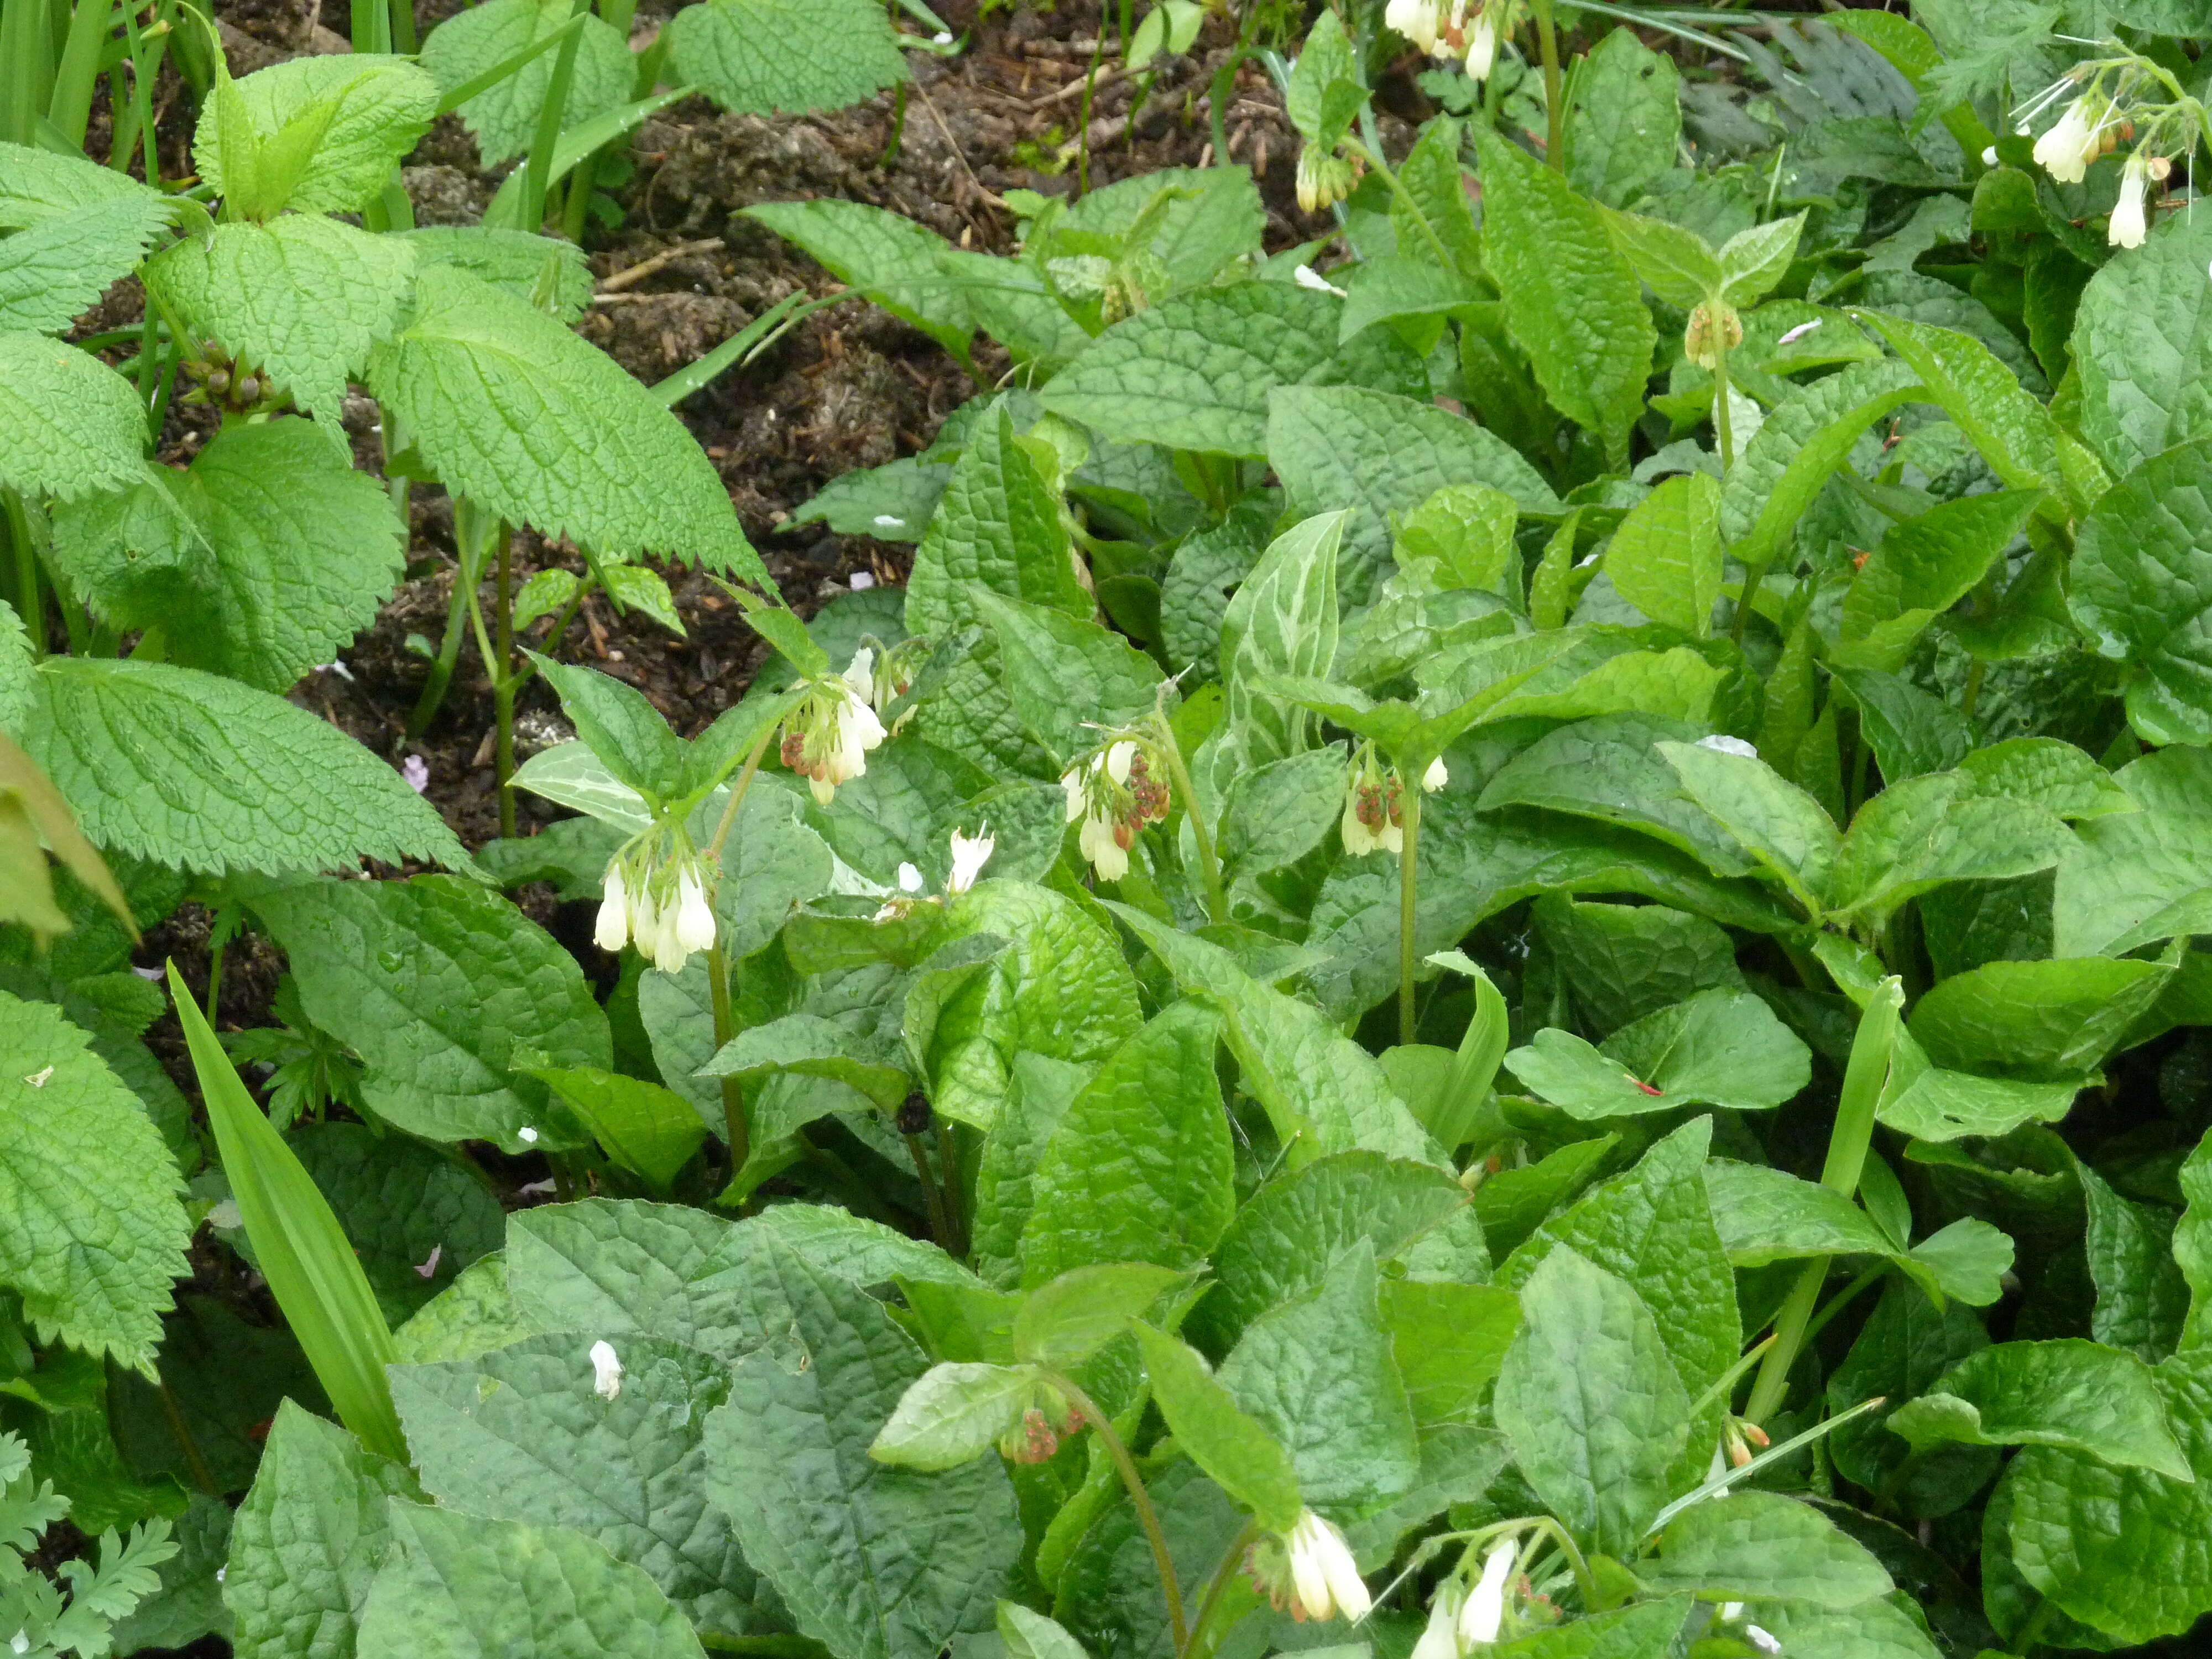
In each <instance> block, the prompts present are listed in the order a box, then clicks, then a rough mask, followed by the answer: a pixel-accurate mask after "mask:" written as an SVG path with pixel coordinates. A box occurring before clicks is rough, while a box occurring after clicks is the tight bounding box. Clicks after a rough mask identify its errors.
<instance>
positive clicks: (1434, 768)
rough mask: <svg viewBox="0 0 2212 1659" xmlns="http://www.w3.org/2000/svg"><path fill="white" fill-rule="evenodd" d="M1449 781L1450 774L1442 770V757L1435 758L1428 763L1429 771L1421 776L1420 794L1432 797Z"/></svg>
mask: <svg viewBox="0 0 2212 1659" xmlns="http://www.w3.org/2000/svg"><path fill="white" fill-rule="evenodd" d="M1450 781H1451V774H1450V773H1449V772H1447V771H1446V770H1445V769H1444V757H1443V756H1442V755H1439V756H1437V757H1436V758H1435V759H1434V760H1432V761H1431V762H1430V763H1429V769H1428V770H1427V771H1425V772H1424V773H1422V774H1421V793H1423V794H1425V795H1433V794H1435V793H1437V790H1439V789H1441V788H1443V787H1444V786H1445V785H1446V784H1448V783H1449V782H1450Z"/></svg>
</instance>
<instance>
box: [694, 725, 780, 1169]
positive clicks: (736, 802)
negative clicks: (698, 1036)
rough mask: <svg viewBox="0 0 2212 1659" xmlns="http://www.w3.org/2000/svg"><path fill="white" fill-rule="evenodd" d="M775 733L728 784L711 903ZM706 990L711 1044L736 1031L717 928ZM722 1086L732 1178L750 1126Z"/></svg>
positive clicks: (729, 1081) (741, 1096)
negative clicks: (732, 832) (741, 814)
mask: <svg viewBox="0 0 2212 1659" xmlns="http://www.w3.org/2000/svg"><path fill="white" fill-rule="evenodd" d="M774 736H775V727H774V726H770V727H769V729H768V730H767V731H766V732H763V733H762V734H761V739H760V741H759V742H758V743H756V744H754V745H753V750H752V753H750V755H747V756H746V757H745V764H744V770H743V771H741V772H739V773H738V781H737V782H736V783H735V784H733V785H732V787H731V789H730V799H729V804H728V805H726V806H724V807H723V808H722V817H721V820H720V822H719V823H716V824H715V825H714V839H713V840H712V841H710V842H708V843H707V864H708V868H709V869H710V870H712V871H713V872H714V888H713V890H712V891H710V892H709V893H708V896H707V897H708V903H709V904H712V903H713V902H714V900H715V899H716V898H717V897H718V896H720V892H721V887H722V848H723V847H724V846H725V845H726V843H727V842H728V841H729V839H730V830H731V828H732V826H733V825H734V824H735V823H737V821H738V808H739V807H741V806H743V805H744V800H745V793H746V792H747V791H748V790H750V788H751V787H753V779H754V778H755V777H757V775H759V773H760V767H761V757H763V755H765V754H767V753H768V745H769V738H772V737H774ZM707 992H708V999H709V1000H710V1001H711V1003H712V1004H713V1006H714V1048H715V1049H716V1051H717V1052H720V1049H721V1048H722V1045H723V1044H725V1043H726V1042H729V1040H730V1039H731V1038H732V1037H733V1036H736V1035H737V1032H736V1030H735V1029H734V1028H735V1026H736V1024H737V1022H736V1019H735V1018H734V1017H733V1015H732V1012H731V1009H730V959H729V957H728V956H727V955H726V953H725V952H724V951H723V950H722V939H721V935H720V933H719V932H718V933H716V934H715V936H714V943H713V944H712V945H708V947H707ZM720 1081H721V1087H722V1133H723V1135H724V1137H725V1138H726V1139H727V1140H728V1141H729V1143H730V1179H731V1180H732V1181H735V1180H736V1179H737V1178H738V1175H739V1174H740V1173H741V1172H743V1170H744V1167H745V1160H746V1159H747V1158H750V1156H751V1155H752V1127H751V1124H750V1121H749V1120H748V1119H747V1118H746V1116H745V1088H744V1084H742V1083H740V1082H739V1081H738V1079H736V1078H733V1077H725V1078H723V1079H721V1080H720Z"/></svg>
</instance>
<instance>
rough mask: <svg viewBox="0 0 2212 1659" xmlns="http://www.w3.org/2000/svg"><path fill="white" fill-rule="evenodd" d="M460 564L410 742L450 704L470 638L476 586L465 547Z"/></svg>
mask: <svg viewBox="0 0 2212 1659" xmlns="http://www.w3.org/2000/svg"><path fill="white" fill-rule="evenodd" d="M460 564H461V568H459V570H458V571H456V572H455V573H454V575H453V599H452V601H451V603H449V604H448V605H447V607H446V632H445V635H444V637H443V638H441V640H440V641H438V655H437V658H436V659H435V661H433V662H432V663H431V665H430V677H429V678H428V679H427V680H425V681H423V682H422V696H420V697H418V698H416V701H415V712H414V713H413V714H410V715H409V716H408V717H407V735H408V736H409V737H410V738H419V737H421V736H422V733H423V732H427V731H428V730H429V728H430V722H431V721H432V720H435V719H436V718H437V715H438V709H439V707H440V706H441V704H442V703H444V702H445V701H446V688H447V686H449V685H451V684H453V669H454V667H455V665H457V664H459V661H460V659H461V641H462V640H463V639H464V638H465V636H466V635H467V634H468V622H467V618H468V610H469V593H470V592H471V589H473V588H474V587H475V586H476V580H475V574H474V571H473V568H472V567H471V562H470V559H469V552H468V549H467V548H466V547H465V546H464V547H462V548H461V549H460Z"/></svg>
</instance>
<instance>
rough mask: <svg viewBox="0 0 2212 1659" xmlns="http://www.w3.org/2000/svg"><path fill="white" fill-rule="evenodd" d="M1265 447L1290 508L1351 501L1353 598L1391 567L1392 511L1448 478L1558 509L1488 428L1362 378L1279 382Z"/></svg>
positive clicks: (1323, 507)
mask: <svg viewBox="0 0 2212 1659" xmlns="http://www.w3.org/2000/svg"><path fill="white" fill-rule="evenodd" d="M1267 461H1268V465H1271V466H1273V468H1274V470H1275V473H1276V476H1277V477H1279V478H1281V480H1282V481H1283V487H1284V489H1285V491H1286V493H1287V494H1288V495H1289V497H1290V503H1291V511H1292V512H1295V513H1322V512H1325V511H1328V510H1331V509H1334V508H1336V507H1350V508H1351V509H1352V516H1351V518H1350V519H1349V520H1347V521H1346V525H1345V532H1344V537H1345V544H1344V555H1343V563H1344V568H1343V569H1342V571H1341V572H1340V576H1339V580H1340V583H1341V584H1342V585H1343V586H1344V590H1345V592H1346V595H1347V596H1348V597H1355V598H1359V599H1364V598H1365V597H1366V595H1367V594H1368V592H1370V590H1371V588H1372V586H1373V585H1374V583H1375V582H1376V580H1377V577H1378V574H1379V573H1381V572H1382V571H1383V570H1384V569H1386V568H1388V563H1389V554H1390V525H1391V521H1392V519H1393V517H1394V516H1395V515H1403V514H1406V513H1411V512H1412V511H1413V509H1414V508H1415V507H1419V506H1420V505H1421V504H1422V503H1423V502H1425V501H1427V500H1428V499H1429V498H1430V497H1431V495H1435V494H1436V492H1437V490H1439V489H1443V487H1444V486H1445V485H1447V484H1480V485H1487V486H1490V487H1491V488H1493V489H1498V490H1499V491H1502V492H1503V493H1504V494H1505V495H1509V496H1510V497H1511V498H1512V499H1513V501H1515V503H1516V504H1517V505H1518V506H1520V507H1522V508H1525V509H1526V510H1528V511H1529V512H1534V513H1550V512H1556V511H1557V510H1558V508H1559V497H1558V496H1557V495H1553V492H1552V487H1551V486H1550V485H1549V484H1547V483H1545V482H1544V479H1543V476H1542V475H1541V473H1539V472H1538V471H1536V469H1535V468H1534V467H1533V466H1531V465H1529V464H1528V462H1527V461H1526V460H1524V459H1522V457H1521V455H1520V453H1519V452H1517V451H1516V450H1515V449H1514V448H1513V447H1512V446H1511V445H1510V444H1508V443H1507V442H1506V441H1504V439H1503V438H1501V437H1499V436H1498V435H1497V434H1496V433H1494V432H1492V431H1491V430H1489V429H1488V428H1486V427H1480V426H1477V425H1476V424H1475V423H1474V422H1472V421H1470V420H1468V419H1466V418H1465V417H1464V416H1458V415H1454V414H1451V413H1449V411H1447V410H1441V409H1438V408H1437V406H1436V405H1435V404H1432V403H1426V402H1423V401H1420V400H1419V399H1416V398H1404V397H1399V396H1396V395H1395V394H1394V393H1391V392H1370V391H1369V390H1367V389H1366V388H1365V387H1364V386H1278V387H1277V388H1276V389H1275V390H1274V392H1273V393H1272V394H1271V395H1270V396H1269V398H1268V399H1267Z"/></svg>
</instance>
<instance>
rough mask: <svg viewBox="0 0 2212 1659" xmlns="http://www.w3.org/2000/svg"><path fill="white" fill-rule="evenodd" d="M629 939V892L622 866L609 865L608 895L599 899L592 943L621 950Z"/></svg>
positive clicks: (610, 949)
mask: <svg viewBox="0 0 2212 1659" xmlns="http://www.w3.org/2000/svg"><path fill="white" fill-rule="evenodd" d="M628 941H629V890H628V889H627V888H626V887H625V885H624V884H623V872H622V866H621V865H620V864H610V865H609V866H607V875H606V896H605V898H603V899H601V900H600V901H599V919H598V920H597V921H595V922H594V923H593V924H592V944H594V945H598V946H599V949H601V950H602V951H619V950H621V949H622V948H623V945H624V944H625V943H627V942H628Z"/></svg>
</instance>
